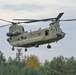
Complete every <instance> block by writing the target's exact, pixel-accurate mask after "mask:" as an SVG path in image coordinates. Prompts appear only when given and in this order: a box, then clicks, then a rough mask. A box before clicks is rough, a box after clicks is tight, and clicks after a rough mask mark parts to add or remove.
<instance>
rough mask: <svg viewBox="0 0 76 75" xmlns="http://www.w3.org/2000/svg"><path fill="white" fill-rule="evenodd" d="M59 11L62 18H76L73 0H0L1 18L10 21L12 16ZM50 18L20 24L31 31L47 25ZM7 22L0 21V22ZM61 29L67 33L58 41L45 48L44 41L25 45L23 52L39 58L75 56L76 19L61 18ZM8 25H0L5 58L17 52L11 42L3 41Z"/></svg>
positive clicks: (41, 15)
mask: <svg viewBox="0 0 76 75" xmlns="http://www.w3.org/2000/svg"><path fill="white" fill-rule="evenodd" d="M60 12H64V15H63V16H62V18H61V19H69V18H76V0H0V18H1V19H6V20H9V21H12V19H13V18H28V19H29V18H33V19H42V18H51V17H56V16H57V15H58V14H59V13H60ZM49 23H50V22H44V23H43V22H41V23H32V24H22V25H23V26H24V28H25V30H27V31H30V29H31V30H32V31H34V30H37V29H39V28H40V27H41V28H46V27H48V26H49ZM5 24H9V23H7V22H2V21H0V25H5ZM60 26H61V28H62V30H63V31H64V32H65V33H66V36H65V38H63V39H62V40H60V41H59V42H58V43H52V44H51V46H52V48H51V49H50V50H48V49H47V48H46V46H47V44H46V45H43V46H40V47H39V48H34V47H33V48H28V51H27V52H24V51H22V52H23V55H30V54H31V55H36V56H38V57H39V60H40V61H41V62H44V61H45V60H46V59H47V60H49V61H50V60H51V59H52V58H53V57H55V56H56V57H57V56H60V55H62V56H64V57H71V56H74V57H76V22H60ZM8 29H9V26H8V27H4V28H0V50H1V51H2V52H3V53H4V55H5V56H6V58H8V57H9V56H11V57H12V58H15V57H16V52H17V50H15V51H14V52H12V51H11V48H12V46H11V45H10V44H9V43H8V42H7V41H6V39H7V36H6V33H7V32H8Z"/></svg>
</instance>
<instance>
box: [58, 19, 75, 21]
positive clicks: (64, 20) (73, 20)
mask: <svg viewBox="0 0 76 75" xmlns="http://www.w3.org/2000/svg"><path fill="white" fill-rule="evenodd" d="M59 21H76V19H67V20H59Z"/></svg>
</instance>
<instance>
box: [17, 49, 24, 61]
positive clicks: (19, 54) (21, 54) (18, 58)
mask: <svg viewBox="0 0 76 75" xmlns="http://www.w3.org/2000/svg"><path fill="white" fill-rule="evenodd" d="M21 51H22V49H21V48H18V49H17V53H16V59H17V61H18V62H20V61H21V59H22V58H23V53H22V52H21Z"/></svg>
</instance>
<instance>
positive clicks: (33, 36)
mask: <svg viewBox="0 0 76 75" xmlns="http://www.w3.org/2000/svg"><path fill="white" fill-rule="evenodd" d="M63 14H64V13H60V14H59V15H58V16H57V17H56V18H47V19H40V20H34V19H13V20H22V21H23V22H20V21H19V22H11V21H7V20H4V19H0V20H1V21H5V22H9V23H11V24H8V25H11V26H10V27H9V32H8V33H7V34H6V35H7V36H8V39H7V41H8V42H9V43H10V45H12V46H13V47H12V50H14V47H24V48H25V51H27V48H29V47H33V46H35V47H39V45H43V44H48V45H47V48H49V49H50V48H51V45H50V43H52V42H57V41H59V40H61V39H62V38H64V36H65V33H64V32H63V31H62V29H61V28H60V24H59V22H60V21H76V19H68V20H59V19H60V18H61V16H62V15H63ZM41 21H52V22H51V23H50V24H49V27H48V28H44V29H39V30H36V31H31V32H27V31H24V27H23V26H21V25H18V24H21V23H33V22H41ZM8 25H3V26H0V27H5V26H8Z"/></svg>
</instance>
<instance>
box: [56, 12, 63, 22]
mask: <svg viewBox="0 0 76 75" xmlns="http://www.w3.org/2000/svg"><path fill="white" fill-rule="evenodd" d="M63 14H64V13H60V14H59V15H58V16H57V18H56V21H58V20H59V19H60V18H61V17H62V15H63Z"/></svg>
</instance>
